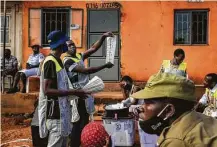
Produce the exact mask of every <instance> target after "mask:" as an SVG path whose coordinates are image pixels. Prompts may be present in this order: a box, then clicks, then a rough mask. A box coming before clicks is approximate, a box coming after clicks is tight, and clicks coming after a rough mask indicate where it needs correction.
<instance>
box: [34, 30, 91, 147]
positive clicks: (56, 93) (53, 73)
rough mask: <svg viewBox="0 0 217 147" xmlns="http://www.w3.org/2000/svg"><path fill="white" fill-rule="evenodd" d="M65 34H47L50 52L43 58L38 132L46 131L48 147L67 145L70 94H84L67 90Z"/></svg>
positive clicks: (69, 127) (54, 32)
mask: <svg viewBox="0 0 217 147" xmlns="http://www.w3.org/2000/svg"><path fill="white" fill-rule="evenodd" d="M67 40H68V37H66V36H65V35H64V34H63V33H62V32H60V31H53V32H51V33H50V34H49V35H48V42H49V43H50V48H51V54H50V55H49V56H47V57H46V58H45V60H44V62H43V65H42V69H41V77H40V78H41V83H40V94H39V105H38V113H39V115H38V116H39V133H40V137H41V138H44V137H46V136H47V135H48V134H49V136H48V145H47V146H49V147H66V143H67V136H68V135H69V134H70V132H71V128H72V126H71V122H70V121H71V108H70V102H69V95H76V96H78V97H82V98H85V96H84V95H86V94H87V93H85V92H84V91H83V90H81V89H80V90H69V85H68V80H67V73H66V71H65V69H64V68H63V64H62V62H61V59H60V56H61V54H62V53H64V52H65V51H67V49H68V48H67V46H66V41H67Z"/></svg>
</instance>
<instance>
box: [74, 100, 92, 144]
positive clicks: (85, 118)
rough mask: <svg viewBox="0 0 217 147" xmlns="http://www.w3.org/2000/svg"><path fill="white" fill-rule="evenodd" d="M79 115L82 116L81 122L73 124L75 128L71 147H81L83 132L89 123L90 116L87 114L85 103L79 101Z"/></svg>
mask: <svg viewBox="0 0 217 147" xmlns="http://www.w3.org/2000/svg"><path fill="white" fill-rule="evenodd" d="M78 113H79V115H80V120H79V121H77V122H75V123H73V128H72V132H71V136H70V138H71V147H80V144H81V132H82V130H83V128H84V127H85V125H87V124H88V122H89V114H88V113H87V110H86V106H85V101H84V100H81V99H78Z"/></svg>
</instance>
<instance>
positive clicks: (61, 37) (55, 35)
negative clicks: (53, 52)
mask: <svg viewBox="0 0 217 147" xmlns="http://www.w3.org/2000/svg"><path fill="white" fill-rule="evenodd" d="M47 40H48V43H49V44H50V48H51V49H55V48H57V47H58V46H60V45H63V48H62V50H63V52H66V51H68V47H67V45H66V41H68V40H69V37H67V36H66V35H65V34H64V33H63V32H61V31H59V30H57V31H52V32H50V34H49V35H48V36H47Z"/></svg>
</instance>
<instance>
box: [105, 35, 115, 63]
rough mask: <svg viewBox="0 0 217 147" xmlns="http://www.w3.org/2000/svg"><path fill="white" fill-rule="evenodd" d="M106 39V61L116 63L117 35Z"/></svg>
mask: <svg viewBox="0 0 217 147" xmlns="http://www.w3.org/2000/svg"><path fill="white" fill-rule="evenodd" d="M106 39H107V40H106V63H108V62H111V63H112V64H114V57H115V49H116V36H114V37H107V38H106Z"/></svg>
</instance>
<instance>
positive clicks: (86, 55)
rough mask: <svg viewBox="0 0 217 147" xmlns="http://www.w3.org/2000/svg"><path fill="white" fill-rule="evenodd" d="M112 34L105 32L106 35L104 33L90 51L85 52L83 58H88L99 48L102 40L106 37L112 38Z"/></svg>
mask: <svg viewBox="0 0 217 147" xmlns="http://www.w3.org/2000/svg"><path fill="white" fill-rule="evenodd" d="M112 36H113V34H112V33H111V32H107V33H104V34H103V35H102V36H101V38H100V39H99V40H98V41H97V42H96V43H94V44H93V45H92V46H91V47H90V49H88V50H86V51H85V52H84V55H83V58H84V59H86V58H88V57H89V56H90V55H91V54H93V53H95V52H96V51H97V50H98V49H99V48H100V47H101V45H102V44H103V42H104V40H105V38H106V37H112Z"/></svg>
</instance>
